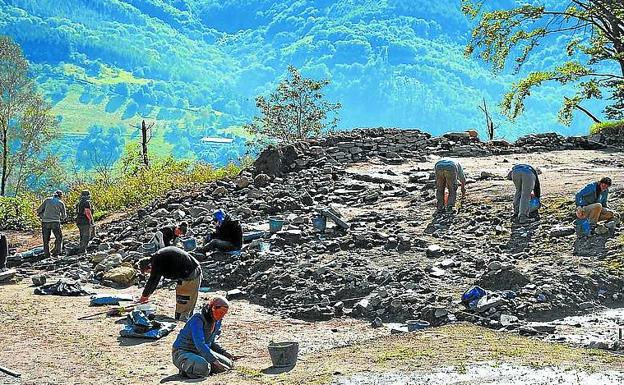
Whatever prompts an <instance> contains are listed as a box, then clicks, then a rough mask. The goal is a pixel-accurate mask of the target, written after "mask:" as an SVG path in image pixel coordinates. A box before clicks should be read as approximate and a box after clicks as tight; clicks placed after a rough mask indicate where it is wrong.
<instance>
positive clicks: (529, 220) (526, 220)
mask: <svg viewBox="0 0 624 385" xmlns="http://www.w3.org/2000/svg"><path fill="white" fill-rule="evenodd" d="M535 221H536V219H535V218H529V217H526V216H521V217H519V218H518V223H519V224H521V225H526V224H529V223H533V222H535Z"/></svg>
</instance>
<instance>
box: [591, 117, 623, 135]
mask: <svg viewBox="0 0 624 385" xmlns="http://www.w3.org/2000/svg"><path fill="white" fill-rule="evenodd" d="M589 132H590V133H591V134H592V135H594V134H604V135H606V136H616V135H621V134H622V133H624V120H613V121H610V122H601V123H594V125H592V126H591V129H590V130H589Z"/></svg>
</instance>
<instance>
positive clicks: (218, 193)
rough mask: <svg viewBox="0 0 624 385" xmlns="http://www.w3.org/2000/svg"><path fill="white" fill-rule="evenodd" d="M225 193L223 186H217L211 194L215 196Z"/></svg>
mask: <svg viewBox="0 0 624 385" xmlns="http://www.w3.org/2000/svg"><path fill="white" fill-rule="evenodd" d="M226 194H227V189H226V188H225V187H223V186H219V187H217V188H216V189H214V190H213V191H212V196H213V197H215V198H221V197H224V196H225V195H226Z"/></svg>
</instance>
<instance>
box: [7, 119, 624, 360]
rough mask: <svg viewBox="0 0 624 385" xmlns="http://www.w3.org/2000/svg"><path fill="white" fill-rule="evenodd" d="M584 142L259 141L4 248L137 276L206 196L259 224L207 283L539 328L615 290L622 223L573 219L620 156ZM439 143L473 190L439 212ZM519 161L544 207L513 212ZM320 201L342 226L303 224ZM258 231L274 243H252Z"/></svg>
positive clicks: (440, 318)
mask: <svg viewBox="0 0 624 385" xmlns="http://www.w3.org/2000/svg"><path fill="white" fill-rule="evenodd" d="M595 147H597V145H595V144H594V143H592V142H588V141H587V140H586V139H584V138H562V137H559V136H556V135H543V136H532V137H528V138H522V139H521V140H519V141H518V142H516V143H515V144H514V145H510V144H508V143H504V142H501V141H499V142H495V143H493V144H484V143H481V142H479V141H478V140H475V139H473V138H470V137H469V136H467V135H465V134H451V135H447V136H445V137H442V138H431V137H429V136H428V135H427V134H422V133H419V132H417V131H414V132H408V133H404V132H397V131H391V130H385V131H384V130H377V131H374V130H373V131H359V132H354V133H351V134H348V135H347V134H340V135H338V136H335V137H331V138H328V139H324V140H322V141H319V142H311V143H301V144H297V145H294V146H287V147H284V148H280V149H278V150H271V151H267V152H265V153H264V154H262V155H261V156H260V158H259V159H258V161H257V162H256V164H255V167H254V168H252V169H250V170H248V171H245V172H243V173H242V174H241V175H240V176H239V177H238V178H236V179H233V180H225V181H217V182H215V183H214V184H212V185H209V186H202V187H197V188H192V189H187V190H184V191H173V192H171V193H170V194H168V196H167V197H165V198H163V199H161V200H158V201H156V202H154V203H153V204H152V205H150V206H149V207H145V208H143V209H142V210H140V211H139V212H138V213H136V214H132V215H129V216H128V217H126V218H123V219H120V220H117V221H113V222H112V223H110V224H109V225H107V226H103V227H102V228H101V229H100V236H99V237H98V239H96V240H95V241H94V244H93V249H92V250H90V253H89V254H87V255H84V256H71V257H67V256H65V257H63V258H62V259H60V260H41V259H40V257H39V254H38V253H36V252H35V253H30V254H29V253H23V254H20V255H16V256H13V257H12V258H11V259H10V263H11V264H12V265H14V266H17V268H18V270H19V275H21V276H28V275H31V274H39V272H40V271H41V270H45V271H47V274H48V275H56V276H58V275H65V276H68V277H71V278H76V279H80V280H82V281H83V282H90V283H92V284H96V285H100V284H104V285H109V286H114V287H119V286H120V285H121V286H123V285H126V286H127V285H129V284H133V283H136V282H137V281H140V278H139V277H137V276H136V272H135V271H134V270H133V269H132V263H133V262H134V261H136V260H137V259H138V258H139V257H140V256H141V252H140V251H141V245H142V243H143V242H146V241H147V240H148V239H149V237H150V236H151V234H152V233H153V232H154V231H155V229H156V228H157V227H158V226H160V225H163V224H165V223H169V222H173V221H177V220H182V219H184V220H188V221H189V222H190V223H191V227H192V229H193V233H194V234H195V235H196V236H198V237H200V236H203V234H205V232H206V231H208V229H209V223H210V214H211V212H212V211H213V210H215V209H216V208H224V209H226V210H227V211H229V212H231V213H232V214H234V216H236V217H237V218H239V219H240V220H241V221H242V223H243V224H244V229H245V231H246V232H247V233H253V232H259V231H262V232H265V233H264V235H263V236H262V238H260V239H257V240H255V241H252V242H251V243H248V244H247V245H246V247H245V249H244V251H243V253H242V254H241V255H239V256H229V255H221V254H213V255H210V256H208V257H207V258H206V259H205V261H204V262H203V266H204V283H203V284H204V286H208V287H211V288H214V289H220V290H226V291H229V295H230V297H231V298H241V299H244V300H247V301H250V302H251V303H252V304H255V305H260V306H262V307H264V308H266V309H267V310H268V311H269V312H270V313H273V314H276V315H281V316H287V317H293V318H296V319H301V320H307V321H312V320H314V321H318V320H330V319H338V320H343V321H344V320H346V319H348V318H349V317H355V318H360V319H364V320H366V321H367V322H370V321H374V323H375V324H377V325H378V324H379V323H380V322H402V321H405V320H409V319H421V320H426V321H428V322H430V323H431V324H433V325H443V324H446V323H451V322H454V321H456V320H460V321H461V320H466V321H470V322H473V323H477V324H481V325H484V326H488V327H490V328H494V329H503V330H517V331H519V332H520V333H521V334H540V333H542V332H544V331H547V330H549V328H547V327H540V324H536V323H530V324H528V323H527V322H528V321H546V320H552V319H555V318H560V317H562V316H565V315H573V314H584V313H590V312H593V311H595V310H597V309H599V308H602V307H605V306H608V307H618V306H622V304H623V302H624V297H623V294H624V292H623V291H622V286H623V285H624V282H623V281H622V278H621V277H622V273H623V272H624V262H623V260H622V258H623V251H622V250H623V247H624V243H623V241H622V239H621V235H620V232H619V229H616V230H615V235H613V236H612V235H611V234H609V233H605V234H602V235H599V234H596V235H592V236H590V237H587V238H577V237H576V235H575V234H573V227H572V228H571V226H573V221H574V215H573V213H574V203H573V196H574V193H575V192H576V191H577V190H578V189H580V188H581V187H583V186H584V185H585V184H586V183H588V182H590V181H592V180H596V179H597V178H599V177H601V176H603V175H610V176H611V177H613V179H614V185H613V187H612V189H611V194H610V203H611V206H612V207H614V208H615V209H618V210H619V211H622V209H624V200H623V199H622V198H623V195H624V194H623V193H622V191H624V190H623V189H622V188H621V187H620V186H619V184H620V183H621V181H622V165H623V164H624V162H623V161H624V158H623V157H622V155H621V153H620V152H614V151H613V150H605V149H591V148H595ZM447 155H450V156H454V157H456V158H458V159H459V160H460V161H461V162H462V164H463V165H464V169H465V171H466V173H467V176H468V178H469V185H468V192H467V195H466V197H465V198H464V199H463V200H462V201H461V202H460V203H459V205H458V212H457V213H456V214H454V215H442V216H435V215H434V211H435V203H434V191H433V175H432V168H433V164H434V163H435V160H436V159H437V157H439V156H447ZM519 162H526V163H530V164H533V165H534V166H537V167H539V168H540V169H541V171H542V175H541V176H540V180H541V181H542V191H543V203H544V205H545V208H544V209H542V211H541V216H540V219H539V221H537V222H535V223H533V224H529V225H524V226H519V225H516V224H514V223H512V221H511V220H510V213H511V199H512V194H513V191H514V189H513V184H512V183H511V182H509V181H507V180H505V179H504V176H505V175H506V173H507V171H508V170H509V168H510V167H511V166H512V165H513V164H515V163H519ZM322 209H329V210H331V211H332V212H333V213H335V214H337V215H338V216H339V217H340V218H341V219H342V221H344V222H346V226H345V228H341V227H340V226H338V225H335V224H334V223H333V222H332V221H328V228H327V230H326V231H325V232H324V233H321V232H319V231H318V230H317V229H314V227H313V226H312V223H311V220H312V218H313V217H314V216H315V215H316V214H317V213H318V210H322ZM276 216H277V217H280V218H283V219H285V221H286V224H285V226H284V227H283V228H282V230H281V231H278V232H276V233H270V232H268V231H267V230H268V229H269V227H268V218H269V217H276ZM571 229H572V233H570V232H571ZM607 230H608V229H607ZM260 242H265V243H268V244H270V250H269V251H268V252H261V251H260ZM473 285H479V286H481V287H483V288H485V289H486V290H488V291H489V296H488V297H487V298H485V299H484V300H483V301H481V302H480V303H479V304H478V305H477V306H476V307H474V308H467V307H465V306H464V305H462V304H460V303H459V299H460V297H461V294H462V292H464V291H465V290H466V289H468V288H470V287H471V286H473ZM137 293H138V290H137ZM345 317H347V318H345ZM341 322H342V321H341ZM610 347H611V348H613V349H618V348H620V346H619V345H618V344H613V345H611V346H610Z"/></svg>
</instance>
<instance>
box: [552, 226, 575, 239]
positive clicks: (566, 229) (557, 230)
mask: <svg viewBox="0 0 624 385" xmlns="http://www.w3.org/2000/svg"><path fill="white" fill-rule="evenodd" d="M574 232H575V229H574V226H555V227H553V228H552V229H551V230H550V236H551V237H566V236H568V235H572V234H574Z"/></svg>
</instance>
